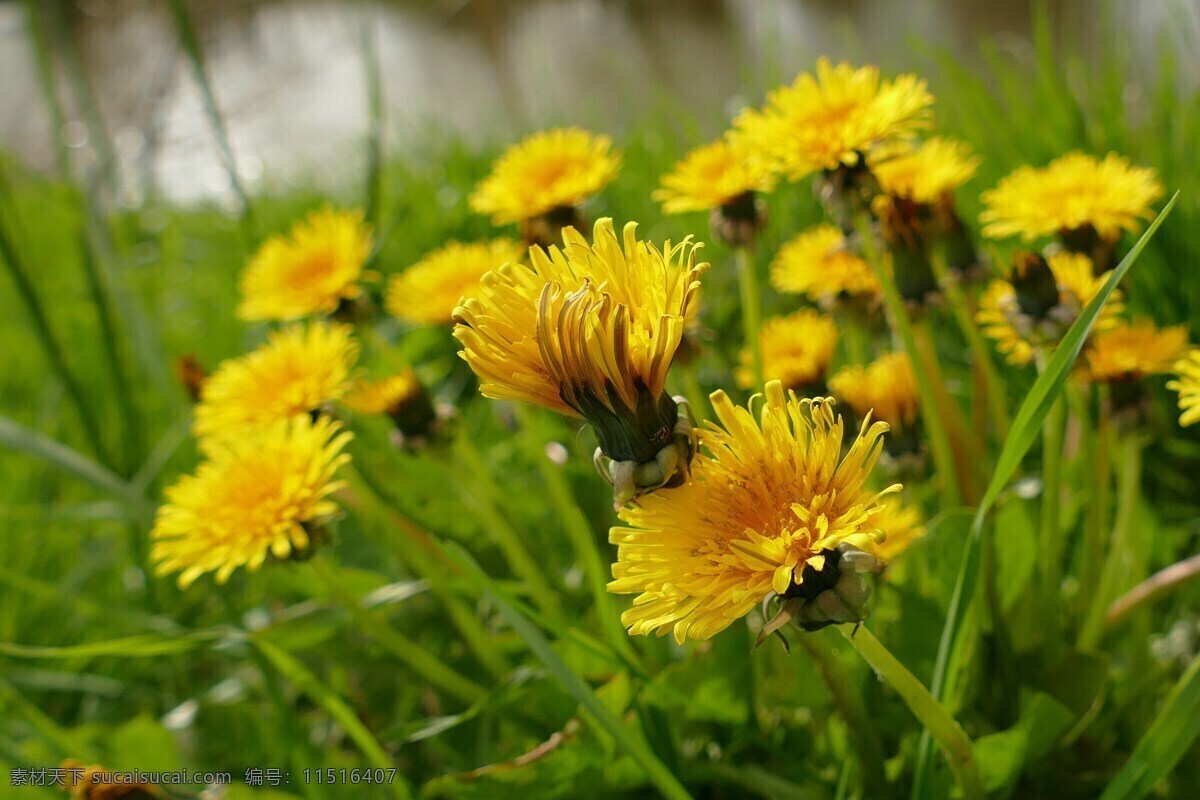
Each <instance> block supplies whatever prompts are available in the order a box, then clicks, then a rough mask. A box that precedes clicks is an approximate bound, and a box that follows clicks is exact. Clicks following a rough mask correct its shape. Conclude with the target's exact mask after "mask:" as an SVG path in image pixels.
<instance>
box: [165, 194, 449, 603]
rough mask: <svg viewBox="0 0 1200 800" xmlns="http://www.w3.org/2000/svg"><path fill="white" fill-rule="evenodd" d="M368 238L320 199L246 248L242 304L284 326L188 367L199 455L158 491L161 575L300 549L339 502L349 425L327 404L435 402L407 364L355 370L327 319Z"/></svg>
mask: <svg viewBox="0 0 1200 800" xmlns="http://www.w3.org/2000/svg"><path fill="white" fill-rule="evenodd" d="M371 246H372V245H371V234H370V231H369V230H368V229H367V228H366V226H365V225H364V224H363V222H362V217H361V215H360V214H357V213H351V212H337V211H334V210H332V209H328V208H326V209H323V210H320V211H317V212H315V213H313V214H312V215H310V216H309V217H308V218H307V219H306V220H304V221H302V222H300V223H298V224H297V225H296V226H295V227H294V228H293V229H292V230H291V232H290V233H288V234H287V235H283V236H278V237H274V238H271V239H269V240H268V241H267V242H266V243H265V244H264V245H263V246H262V247H261V248H260V249H259V250H258V252H257V253H256V254H255V255H254V257H253V258H252V259H251V260H250V263H249V264H248V266H247V267H246V270H245V272H244V273H243V275H242V303H241V305H240V306H239V308H238V314H239V316H241V317H242V318H243V319H246V320H270V321H276V322H280V323H282V324H283V327H280V328H278V329H276V330H272V331H271V332H270V333H268V335H267V340H266V342H265V343H263V344H262V345H261V346H259V347H258V348H256V349H255V350H253V351H251V352H249V353H247V354H245V355H243V356H240V357H238V358H233V359H230V360H228V361H225V362H223V363H221V364H220V365H219V366H218V367H217V369H216V370H215V371H214V372H213V374H212V375H211V376H208V377H206V378H204V377H202V376H199V375H195V376H194V377H193V380H194V381H195V382H197V383H199V387H198V392H197V395H198V396H197V401H198V402H197V403H196V407H195V415H194V422H193V426H192V430H193V433H194V434H195V435H196V437H197V439H198V444H199V449H200V451H201V453H203V454H204V456H205V460H204V462H203V463H201V464H200V466H199V467H198V468H197V469H196V472H195V474H194V475H188V476H184V477H183V478H181V479H180V480H179V481H178V482H177V483H175V484H174V485H173V486H171V487H169V488H168V489H167V490H166V498H167V503H166V504H165V505H163V506H162V507H161V508H160V509H159V512H158V515H157V518H156V520H155V524H154V530H153V533H152V538H153V540H154V547H153V551H152V553H151V557H152V559H153V560H154V561H155V562H156V563H157V569H158V571H159V573H160V574H166V573H174V572H178V573H179V584H180V586H182V587H186V586H188V585H190V584H191V583H192V582H194V581H195V580H196V579H197V578H198V577H200V576H201V575H203V574H204V573H206V572H214V573H216V579H217V581H218V582H219V583H224V582H225V581H226V580H228V579H229V577H230V575H231V574H232V573H233V572H234V570H235V569H237V568H238V567H243V566H244V567H246V568H248V569H251V570H253V569H257V568H258V567H260V566H261V565H262V564H263V563H264V561H266V559H267V558H268V557H272V558H275V559H287V558H300V557H303V556H304V555H306V554H307V553H308V552H309V550H310V548H311V547H312V545H313V543H314V541H315V540H319V539H320V538H321V537H323V536H324V535H326V530H325V525H326V523H327V522H329V521H330V520H331V519H333V518H334V517H335V516H336V515H337V513H338V507H337V505H336V503H335V502H334V501H333V500H332V497H331V496H332V495H333V494H334V493H335V492H336V491H338V490H339V489H341V488H342V487H343V486H344V485H345V484H344V482H343V481H341V480H339V479H338V478H337V474H338V471H339V469H340V468H341V467H343V466H344V465H345V464H346V463H347V462H348V461H349V460H350V457H349V456H348V455H346V454H345V453H344V452H343V450H344V448H345V446H346V443H347V442H348V441H349V440H350V438H351V434H350V433H348V432H346V431H345V430H344V429H343V426H342V424H341V423H340V422H337V421H335V420H334V419H333V417H332V415H331V409H332V406H333V404H334V403H338V402H340V403H342V404H344V406H345V407H346V408H349V409H353V410H356V411H359V412H360V413H371V414H390V415H392V416H393V417H394V418H396V420H397V424H398V425H400V427H401V428H402V429H403V428H404V424H403V422H404V421H411V420H412V419H413V417H414V416H417V417H420V418H422V419H425V420H427V419H428V417H429V416H430V415H431V408H430V405H429V401H428V397H427V396H426V394H425V390H424V389H423V388H422V387H421V385H420V383H419V382H418V381H417V380H416V378H415V375H414V373H413V372H412V371H411V369H409V370H405V371H402V372H401V373H399V374H397V375H394V376H391V377H388V378H384V379H383V380H380V381H370V380H365V379H363V378H361V377H359V376H358V375H357V374H356V372H355V365H356V362H357V360H358V355H359V350H360V344H359V342H358V341H357V339H355V337H354V329H353V327H352V326H351V325H349V324H345V323H340V322H337V321H334V320H333V319H330V318H329V317H330V315H333V316H337V315H339V314H340V313H341V312H342V311H343V310H344V309H345V308H346V307H347V305H348V304H352V303H355V302H360V301H361V300H362V298H363V288H362V283H363V281H364V280H367V279H369V278H370V277H371V274H370V273H368V272H365V271H364V266H365V264H366V262H367V258H368V255H369V253H370V251H371ZM195 369H196V368H195V366H194V365H192V368H191V371H192V372H195Z"/></svg>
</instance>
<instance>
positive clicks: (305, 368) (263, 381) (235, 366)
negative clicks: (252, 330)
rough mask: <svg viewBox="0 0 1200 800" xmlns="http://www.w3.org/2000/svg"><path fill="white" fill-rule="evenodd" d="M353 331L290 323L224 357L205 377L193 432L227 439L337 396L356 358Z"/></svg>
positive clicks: (337, 326) (345, 327) (331, 325)
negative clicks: (237, 353) (249, 349)
mask: <svg viewBox="0 0 1200 800" xmlns="http://www.w3.org/2000/svg"><path fill="white" fill-rule="evenodd" d="M352 332H353V329H352V328H351V327H350V326H349V325H343V324H339V323H329V322H319V321H318V322H311V323H308V324H307V325H294V326H292V327H290V328H285V329H283V330H280V331H273V332H272V333H271V334H270V336H269V337H268V339H267V342H266V344H264V345H262V346H261V347H259V348H258V349H257V350H254V351H253V352H251V353H247V354H246V355H244V356H241V357H240V358H235V359H231V360H229V361H225V362H223V363H222V364H221V365H220V366H219V367H217V371H216V372H214V373H213V375H212V377H210V378H209V379H208V380H206V381H205V382H204V386H203V388H202V389H201V392H200V402H199V403H198V404H197V405H196V418H195V423H194V424H193V426H192V430H193V432H194V433H195V435H196V436H197V437H200V438H201V439H202V440H207V439H210V438H211V439H227V438H230V437H232V436H237V435H240V434H242V433H243V432H245V431H246V430H247V429H250V428H254V427H256V426H259V425H264V424H267V423H270V422H275V421H277V420H281V419H287V418H289V417H292V416H295V415H296V414H307V413H309V412H310V411H313V410H315V409H317V408H319V407H321V406H322V405H324V404H325V403H328V402H330V401H333V400H337V399H338V398H339V397H341V396H342V395H343V394H344V393H345V392H346V390H347V389H348V388H349V387H350V371H351V370H352V369H353V367H354V362H355V360H356V359H357V358H358V342H357V341H356V340H355V339H354V337H353V336H352V335H351V334H352Z"/></svg>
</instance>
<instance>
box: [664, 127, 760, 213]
mask: <svg viewBox="0 0 1200 800" xmlns="http://www.w3.org/2000/svg"><path fill="white" fill-rule="evenodd" d="M774 183H775V180H774V176H773V175H772V174H771V171H770V170H769V169H768V168H767V166H766V165H765V164H764V163H763V162H762V161H758V160H751V159H748V158H746V155H745V154H744V153H742V152H741V151H740V150H738V149H737V148H735V147H733V146H732V145H730V144H729V142H728V140H726V139H720V140H718V141H715V142H713V143H711V144H706V145H704V146H702V147H697V148H696V149H695V150H693V151H691V152H690V153H688V154H687V155H686V156H684V158H683V160H682V161H679V162H678V163H676V164H675V168H674V169H673V170H672V171H671V172H670V173H668V174H666V175H664V176H663V178H662V188H660V189H658V190H657V191H655V192H654V199H655V200H657V201H658V202H660V203H662V206H663V211H664V212H665V213H667V214H681V213H683V212H686V211H707V210H709V209H713V208H721V207H722V206H726V205H729V204H730V203H733V202H735V201H737V200H739V199H741V198H743V197H745V196H746V195H747V194H748V193H751V192H769V191H770V190H771V188H772V186H773V185H774Z"/></svg>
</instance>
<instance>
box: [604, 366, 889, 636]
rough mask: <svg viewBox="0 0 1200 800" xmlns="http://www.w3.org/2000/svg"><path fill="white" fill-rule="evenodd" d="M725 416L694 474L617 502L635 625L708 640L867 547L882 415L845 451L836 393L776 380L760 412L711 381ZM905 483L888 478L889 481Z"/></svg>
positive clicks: (617, 540)
mask: <svg viewBox="0 0 1200 800" xmlns="http://www.w3.org/2000/svg"><path fill="white" fill-rule="evenodd" d="M712 404H713V408H714V410H715V411H716V415H717V419H718V420H719V421H720V426H717V425H713V424H710V426H709V428H710V429H709V430H707V431H705V433H704V435H703V441H704V447H705V449H706V450H707V453H701V454H700V455H698V456H697V457H696V459H695V461H694V463H693V467H692V479H691V480H690V481H688V482H687V483H686V484H684V485H683V486H681V487H679V488H677V489H672V490H671V491H669V492H659V493H657V494H653V495H649V496H648V497H646V498H644V499H643V500H641V501H640V502H639V503H638V504H637V505H636V506H628V507H626V508H624V509H622V510H621V512H620V518H621V520H622V521H623V522H625V524H626V525H628V526H629V527H624V528H621V527H617V528H613V529H612V532H611V534H610V541H612V543H613V544H615V545H617V548H618V549H617V561H616V563H615V564H614V565H613V578H614V580H613V581H612V583H610V584H609V585H608V589H609V591H611V592H614V593H617V594H637V595H638V597H637V598H636V599H635V600H634V601H633V607H632V608H631V609H629V610H628V611H626V612H625V613H624V614H623V615H622V616H621V621H622V623H623V624H624V625H625V626H626V627H627V628H628V629H629V632H630V633H631V634H650V633H658V634H659V635H665V634H666V633H667V632H668V631H671V632H672V633H674V636H675V640H676V641H678V642H679V643H680V644H682V643H683V642H684V641H686V640H687V639H708V638H709V637H711V636H713V635H714V634H716V633H718V632H719V631H721V630H723V629H725V628H726V627H728V626H729V624H730V623H732V622H733V621H734V620H736V619H738V618H740V617H743V616H745V615H746V614H747V613H748V612H749V611H750V610H751V609H753V608H755V607H756V606H758V604H759V603H761V602H762V601H763V600H764V599H766V598H767V597H768V596H769V595H770V594H771V593H772V592H774V593H776V594H778V595H781V596H785V597H786V596H789V595H790V594H791V592H792V591H793V590H794V589H796V588H798V587H800V586H802V585H803V583H804V581H805V580H806V579H807V578H808V577H809V575H810V574H812V573H811V572H809V571H808V570H815V571H817V572H821V571H822V570H823V569H824V568H825V567H826V566H827V564H826V562H827V560H828V559H829V557H830V555H831V553H833V552H837V548H838V547H839V545H841V544H843V543H846V544H850V545H854V546H855V547H866V546H870V545H871V544H872V543H873V541H874V540H875V539H876V538H878V533H877V531H876V530H875V528H874V526H872V525H871V524H870V518H871V516H872V515H874V514H876V513H878V512H879V510H880V509H881V507H882V506H881V498H882V496H883V495H882V493H876V492H873V491H871V490H869V489H867V487H866V483H867V478H868V476H869V475H870V473H871V470H872V468H873V467H874V465H875V462H876V460H877V459H878V457H879V452H880V438H881V437H882V436H883V434H884V433H885V432H886V431H887V425H886V423H882V422H876V423H869V422H864V424H863V426H862V428H861V429H860V430H859V432H858V434H857V435H855V436H854V437H853V439H852V441H851V443H850V447H849V449H848V450H847V452H846V455H845V456H843V455H842V438H843V424H842V419H841V417H835V416H834V413H833V408H832V401H828V400H823V399H816V400H799V399H797V398H796V396H795V395H794V394H785V392H784V390H783V386H782V385H781V384H780V383H779V382H778V381H774V382H771V383H768V384H767V386H766V398H765V402H764V403H763V405H762V410H761V414H760V419H759V420H757V421H756V420H755V415H754V414H753V413H752V412H751V411H750V410H749V409H747V408H739V407H735V406H734V405H733V403H732V402H731V401H730V400H729V398H728V396H726V395H725V393H724V392H714V393H713V395H712ZM897 488H899V487H892V489H889V490H888V491H892V490H894V489H897Z"/></svg>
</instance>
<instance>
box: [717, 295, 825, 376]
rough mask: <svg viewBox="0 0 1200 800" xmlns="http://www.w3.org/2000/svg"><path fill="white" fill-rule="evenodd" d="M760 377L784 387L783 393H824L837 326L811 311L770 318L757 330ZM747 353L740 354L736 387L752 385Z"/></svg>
mask: <svg viewBox="0 0 1200 800" xmlns="http://www.w3.org/2000/svg"><path fill="white" fill-rule="evenodd" d="M758 337H759V347H760V348H761V351H762V369H763V375H764V376H765V377H766V379H767V380H771V381H774V380H777V381H780V382H782V383H783V386H784V388H785V389H789V390H792V391H796V392H799V393H801V394H812V393H814V392H816V391H819V390H822V389H824V386H825V373H826V371H827V370H828V369H829V362H830V361H832V360H833V349H834V348H835V347H836V346H837V326H836V325H834V323H833V319H832V318H830V317H829V316H828V315H826V314H822V313H821V312H819V311H815V310H813V309H811V308H805V309H801V310H800V311H797V312H796V313H794V314H790V315H789V316H786V317H772V318H771V319H769V320H767V321H766V322H764V323H763V326H762V328H760V329H759V333H758ZM751 361H752V356H751V353H750V349H749V348H746V349H744V350H743V351H742V353H741V366H740V367H739V368H738V370H737V376H736V377H737V381H738V385H739V386H741V387H742V388H743V389H748V388H750V387H751V386H753V385H754V370H753V368H752V365H751Z"/></svg>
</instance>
